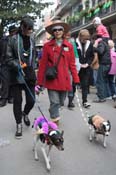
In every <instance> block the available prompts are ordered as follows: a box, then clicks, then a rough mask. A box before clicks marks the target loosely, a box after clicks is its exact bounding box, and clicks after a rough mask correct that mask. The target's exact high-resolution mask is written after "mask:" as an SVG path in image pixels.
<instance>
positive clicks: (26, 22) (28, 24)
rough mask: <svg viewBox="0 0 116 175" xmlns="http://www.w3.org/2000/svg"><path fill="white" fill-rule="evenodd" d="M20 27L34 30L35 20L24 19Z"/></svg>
mask: <svg viewBox="0 0 116 175" xmlns="http://www.w3.org/2000/svg"><path fill="white" fill-rule="evenodd" d="M20 25H21V26H22V25H23V26H24V27H25V28H27V27H28V28H31V29H33V25H34V24H33V20H32V19H31V18H30V17H24V18H23V19H22V20H21V23H20Z"/></svg>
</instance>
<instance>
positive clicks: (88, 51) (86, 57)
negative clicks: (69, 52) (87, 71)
mask: <svg viewBox="0 0 116 175" xmlns="http://www.w3.org/2000/svg"><path fill="white" fill-rule="evenodd" d="M76 45H77V51H78V54H79V62H80V63H81V64H86V63H87V64H88V65H91V63H92V61H93V58H94V49H93V44H92V43H91V42H90V41H89V40H87V42H86V44H85V46H84V54H83V52H82V44H81V42H80V41H79V39H77V40H76Z"/></svg>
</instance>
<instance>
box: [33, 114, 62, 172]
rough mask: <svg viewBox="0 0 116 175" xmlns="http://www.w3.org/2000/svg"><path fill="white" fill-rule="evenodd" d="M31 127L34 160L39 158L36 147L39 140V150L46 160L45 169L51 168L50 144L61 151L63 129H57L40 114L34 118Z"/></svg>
mask: <svg viewBox="0 0 116 175" xmlns="http://www.w3.org/2000/svg"><path fill="white" fill-rule="evenodd" d="M33 128H34V130H35V132H36V133H35V135H34V148H33V150H34V157H35V160H39V158H38V153H37V148H38V141H39V140H40V141H41V144H42V145H41V150H42V153H43V156H44V159H45V162H46V167H47V170H50V169H51V166H50V151H51V148H52V146H55V147H56V148H57V149H58V150H60V151H63V150H64V147H63V142H64V139H63V131H62V132H60V131H58V126H57V125H56V124H55V123H54V122H52V121H48V120H47V119H46V118H45V117H43V116H41V117H38V118H37V119H35V120H34V125H33Z"/></svg>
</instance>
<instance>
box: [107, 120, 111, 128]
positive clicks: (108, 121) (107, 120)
mask: <svg viewBox="0 0 116 175" xmlns="http://www.w3.org/2000/svg"><path fill="white" fill-rule="evenodd" d="M107 122H108V124H109V126H110V130H111V123H110V121H109V120H107Z"/></svg>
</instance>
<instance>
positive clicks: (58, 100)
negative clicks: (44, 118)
mask: <svg viewBox="0 0 116 175" xmlns="http://www.w3.org/2000/svg"><path fill="white" fill-rule="evenodd" d="M66 94H67V92H66V91H55V90H50V89H48V96H49V100H50V109H49V112H50V117H51V119H57V118H59V117H60V113H59V108H60V107H61V106H63V105H64V100H65V99H66Z"/></svg>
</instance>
